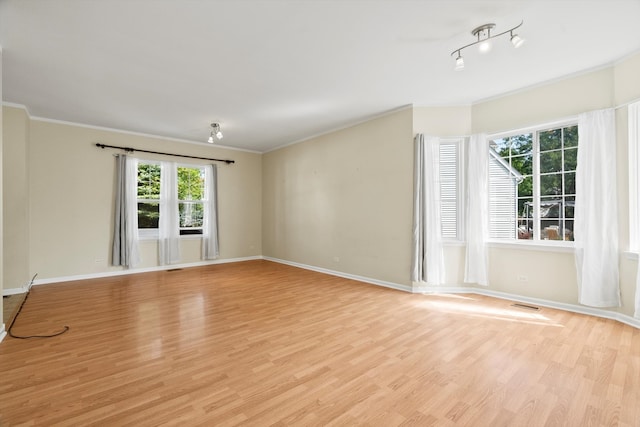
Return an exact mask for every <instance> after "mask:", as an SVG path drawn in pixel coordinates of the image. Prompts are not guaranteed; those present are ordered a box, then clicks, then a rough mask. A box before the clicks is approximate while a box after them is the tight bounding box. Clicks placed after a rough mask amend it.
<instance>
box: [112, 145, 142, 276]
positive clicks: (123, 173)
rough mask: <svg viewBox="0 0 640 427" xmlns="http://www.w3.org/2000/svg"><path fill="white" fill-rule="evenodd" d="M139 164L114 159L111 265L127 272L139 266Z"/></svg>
mask: <svg viewBox="0 0 640 427" xmlns="http://www.w3.org/2000/svg"><path fill="white" fill-rule="evenodd" d="M137 182H138V160H137V159H135V158H131V157H128V156H126V155H118V156H116V205H115V212H114V213H115V215H114V227H113V230H114V233H113V250H112V264H113V265H122V266H125V267H127V268H132V267H135V266H136V265H138V264H139V263H140V254H139V251H138V194H137V188H138V186H137Z"/></svg>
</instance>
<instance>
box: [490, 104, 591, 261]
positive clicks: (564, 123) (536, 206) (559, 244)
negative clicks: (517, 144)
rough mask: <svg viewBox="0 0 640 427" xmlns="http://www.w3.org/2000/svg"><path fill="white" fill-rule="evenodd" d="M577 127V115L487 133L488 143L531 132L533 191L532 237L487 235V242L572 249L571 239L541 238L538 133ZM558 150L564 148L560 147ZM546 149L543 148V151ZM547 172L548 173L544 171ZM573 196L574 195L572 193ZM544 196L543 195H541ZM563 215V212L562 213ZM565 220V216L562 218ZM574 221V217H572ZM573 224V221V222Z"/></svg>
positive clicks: (499, 244)
mask: <svg viewBox="0 0 640 427" xmlns="http://www.w3.org/2000/svg"><path fill="white" fill-rule="evenodd" d="M573 126H575V127H577V126H578V117H577V116H575V117H568V118H564V119H562V120H558V121H554V122H548V123H544V124H541V125H536V126H530V127H526V128H521V129H516V130H510V131H504V132H497V133H494V134H489V135H487V143H488V144H490V143H491V141H493V140H496V139H501V138H508V137H512V136H517V135H523V134H528V133H531V134H532V140H533V142H532V144H533V145H532V153H531V154H532V162H533V166H532V179H533V189H532V190H533V191H532V196H531V197H532V199H533V217H532V220H533V224H534V231H533V233H534V235H533V236H534V238H533V239H518V238H517V236H514V238H510V239H507V238H494V237H489V243H490V244H491V245H492V246H505V247H522V246H530V247H542V248H544V247H546V248H558V249H561V248H569V249H570V250H573V249H572V248H574V247H575V243H574V241H571V240H544V239H542V238H541V218H540V202H541V195H540V177H541V172H540V133H542V132H546V131H550V130H555V129H563V128H567V127H573ZM579 141H580V136H579V135H578V145H577V147H576V150H577V149H579V147H580V142H579ZM487 149H489V146H488V147H487ZM560 150H563V151H564V150H565V148H561V149H560ZM546 151H548V150H545V152H546ZM563 159H564V154H563ZM562 167H563V169H562V172H561V173H562V174H564V173H565V172H564V161H563V166H562ZM545 174H548V173H545ZM489 191H491V183H489ZM562 194H563V195H564V194H565V193H564V182H563V190H562ZM574 196H575V195H574ZM542 197H544V196H542ZM489 214H491V212H489ZM517 215H518V213H517V212H516V217H517ZM563 215H564V213H563ZM564 219H565V220H566V218H564ZM574 221H575V219H574ZM574 224H575V222H574ZM516 228H517V224H516Z"/></svg>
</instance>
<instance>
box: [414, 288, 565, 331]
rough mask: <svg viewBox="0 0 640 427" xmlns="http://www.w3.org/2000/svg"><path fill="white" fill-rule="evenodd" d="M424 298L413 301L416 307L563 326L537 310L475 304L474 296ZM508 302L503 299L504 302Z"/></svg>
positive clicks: (445, 295)
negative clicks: (530, 310) (458, 300)
mask: <svg viewBox="0 0 640 427" xmlns="http://www.w3.org/2000/svg"><path fill="white" fill-rule="evenodd" d="M425 298H426V299H423V300H421V301H417V302H415V303H414V305H415V306H416V307H423V308H428V309H432V310H438V311H440V312H443V313H453V314H462V315H467V316H472V317H482V318H488V319H497V320H504V321H507V322H518V323H529V324H533V325H544V326H556V327H560V328H563V327H564V326H563V325H562V324H560V323H557V322H555V321H553V320H551V319H549V318H548V317H547V316H544V315H543V314H542V313H539V312H527V311H524V309H510V308H495V307H487V306H486V305H482V304H476V303H473V302H470V301H475V299H474V298H471V297H466V296H461V295H451V294H444V295H437V296H433V295H425ZM444 299H454V300H455V299H461V300H464V302H457V301H445V300H444ZM507 303H508V302H506V301H505V304H507Z"/></svg>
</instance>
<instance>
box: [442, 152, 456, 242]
mask: <svg viewBox="0 0 640 427" xmlns="http://www.w3.org/2000/svg"><path fill="white" fill-rule="evenodd" d="M459 165H460V142H459V141H454V142H442V143H440V221H441V228H442V238H443V239H447V240H459V239H460V235H459V234H460V233H459V228H460V227H459V226H458V224H459V221H458V214H459V212H460V211H461V209H460V208H459V194H460V185H459V183H460V181H459V174H460V170H459V169H460V167H459Z"/></svg>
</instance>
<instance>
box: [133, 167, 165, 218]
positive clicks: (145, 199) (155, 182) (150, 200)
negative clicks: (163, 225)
mask: <svg viewBox="0 0 640 427" xmlns="http://www.w3.org/2000/svg"><path fill="white" fill-rule="evenodd" d="M159 219H160V165H159V164H153V163H138V229H139V230H157V229H158V220H159Z"/></svg>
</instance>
